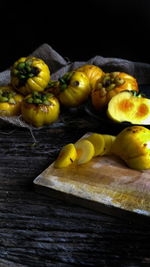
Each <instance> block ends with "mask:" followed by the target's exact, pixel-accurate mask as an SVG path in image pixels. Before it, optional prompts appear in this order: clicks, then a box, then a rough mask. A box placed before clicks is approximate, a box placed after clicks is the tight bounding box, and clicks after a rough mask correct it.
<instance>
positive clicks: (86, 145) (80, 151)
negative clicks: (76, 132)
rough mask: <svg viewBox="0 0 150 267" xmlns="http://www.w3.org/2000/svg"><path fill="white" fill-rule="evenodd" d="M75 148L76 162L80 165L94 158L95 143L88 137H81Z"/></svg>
mask: <svg viewBox="0 0 150 267" xmlns="http://www.w3.org/2000/svg"><path fill="white" fill-rule="evenodd" d="M75 148H76V152H77V159H76V162H77V164H78V165H79V164H84V163H87V162H88V161H90V160H91V159H92V158H93V156H94V154H95V150H94V146H93V144H92V143H91V142H90V141H88V140H86V139H81V140H79V141H78V142H76V143H75Z"/></svg>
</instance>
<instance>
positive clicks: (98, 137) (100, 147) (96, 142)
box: [86, 133, 105, 156]
mask: <svg viewBox="0 0 150 267" xmlns="http://www.w3.org/2000/svg"><path fill="white" fill-rule="evenodd" d="M86 140H88V141H90V142H91V143H92V144H93V146H94V149H95V154H94V156H100V155H102V154H103V152H104V147H105V142H104V137H103V135H102V134H97V133H93V134H91V135H89V136H88V137H86Z"/></svg>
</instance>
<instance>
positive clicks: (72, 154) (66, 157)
mask: <svg viewBox="0 0 150 267" xmlns="http://www.w3.org/2000/svg"><path fill="white" fill-rule="evenodd" d="M76 157H77V152H76V148H75V146H74V144H72V143H70V144H67V145H65V146H64V147H63V148H62V149H61V151H60V153H59V155H58V158H57V159H56V161H55V163H54V167H55V168H64V167H67V166H69V165H70V164H72V163H73V162H74V161H75V160H76Z"/></svg>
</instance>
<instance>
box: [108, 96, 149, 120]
mask: <svg viewBox="0 0 150 267" xmlns="http://www.w3.org/2000/svg"><path fill="white" fill-rule="evenodd" d="M107 115H108V117H109V118H110V119H112V120H113V121H115V122H124V121H128V122H130V123H132V124H143V125H146V124H150V99H148V98H145V97H142V96H140V95H139V96H135V95H134V94H133V92H129V91H124V92H121V93H118V94H117V95H115V96H114V97H113V98H112V99H111V100H110V101H109V103H108V109H107Z"/></svg>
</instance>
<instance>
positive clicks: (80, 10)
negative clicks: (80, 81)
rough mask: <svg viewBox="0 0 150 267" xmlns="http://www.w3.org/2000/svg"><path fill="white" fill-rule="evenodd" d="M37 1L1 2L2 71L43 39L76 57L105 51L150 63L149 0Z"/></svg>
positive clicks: (103, 54) (64, 52)
mask: <svg viewBox="0 0 150 267" xmlns="http://www.w3.org/2000/svg"><path fill="white" fill-rule="evenodd" d="M31 3H32V4H31ZM31 3H30V2H27V1H20V3H15V4H14V1H12V2H11V3H9V4H8V3H6V2H5V3H3V4H1V16H0V25H1V26H0V39H1V40H0V71H2V70H4V69H6V68H8V67H9V66H10V65H11V64H12V63H13V62H14V61H15V60H17V59H18V58H19V57H21V56H27V55H28V54H30V53H31V52H32V51H33V50H34V49H36V48H37V47H38V46H40V45H41V44H43V43H48V44H50V45H51V46H52V47H53V48H54V49H55V50H57V52H58V53H60V54H61V55H62V56H63V57H65V58H69V60H71V61H75V60H78V61H81V60H88V59H90V58H91V57H93V56H95V55H101V56H104V57H119V58H125V59H128V60H132V61H139V62H147V63H150V38H149V36H150V4H149V1H148V0H147V1H141V0H139V1H134V0H131V1H128V0H126V1H124V0H120V1H112V0H110V1H100V0H91V1H84V0H83V1H81V0H80V1H78V0H76V1H73V0H70V1H56V0H55V1H49V2H47V1H43V2H40V3H39V2H37V1H36V2H31Z"/></svg>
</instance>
